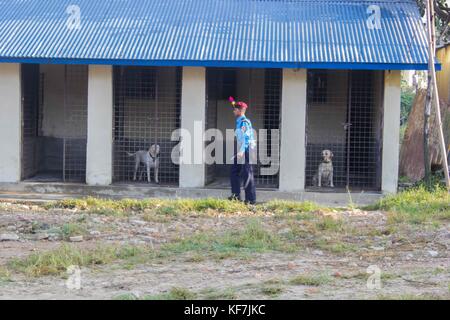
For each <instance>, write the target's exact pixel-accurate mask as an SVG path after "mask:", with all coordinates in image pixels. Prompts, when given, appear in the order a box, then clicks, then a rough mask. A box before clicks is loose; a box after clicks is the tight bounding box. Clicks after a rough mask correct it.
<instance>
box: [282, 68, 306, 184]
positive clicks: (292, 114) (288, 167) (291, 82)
mask: <svg viewBox="0 0 450 320" xmlns="http://www.w3.org/2000/svg"><path fill="white" fill-rule="evenodd" d="M306 82H307V71H306V70H305V69H301V70H294V69H284V70H283V92H282V106H281V109H282V110H281V115H282V119H281V151H280V153H281V161H280V191H286V192H297V191H302V190H304V189H305V163H306V146H305V142H306V141H305V132H306Z"/></svg>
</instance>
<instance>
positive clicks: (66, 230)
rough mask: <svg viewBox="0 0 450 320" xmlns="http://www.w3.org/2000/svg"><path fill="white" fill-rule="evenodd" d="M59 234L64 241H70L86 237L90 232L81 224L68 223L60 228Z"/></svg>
mask: <svg viewBox="0 0 450 320" xmlns="http://www.w3.org/2000/svg"><path fill="white" fill-rule="evenodd" d="M59 233H60V235H61V238H62V239H64V240H69V239H70V238H71V237H74V236H84V235H86V234H87V233H88V231H87V230H86V228H85V227H83V226H82V225H81V224H78V223H66V224H64V225H62V226H61V227H60V229H59Z"/></svg>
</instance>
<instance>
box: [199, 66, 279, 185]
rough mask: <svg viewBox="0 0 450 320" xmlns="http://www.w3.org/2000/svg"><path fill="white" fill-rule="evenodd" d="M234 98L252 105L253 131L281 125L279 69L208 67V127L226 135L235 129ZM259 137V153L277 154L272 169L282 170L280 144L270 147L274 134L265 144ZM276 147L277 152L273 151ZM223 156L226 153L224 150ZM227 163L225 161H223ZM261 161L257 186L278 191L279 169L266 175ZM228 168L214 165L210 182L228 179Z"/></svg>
mask: <svg viewBox="0 0 450 320" xmlns="http://www.w3.org/2000/svg"><path fill="white" fill-rule="evenodd" d="M229 96H234V97H235V98H236V99H238V100H240V101H245V102H247V103H248V104H249V107H250V108H249V110H248V111H247V116H248V117H249V119H250V120H251V121H252V124H253V127H254V129H255V130H256V131H257V132H258V133H259V130H260V129H268V130H270V129H279V128H280V122H281V113H280V103H281V101H280V100H281V70H279V69H222V68H209V69H208V71H207V107H206V108H207V109H206V111H207V114H206V118H207V126H206V127H207V128H212V127H213V124H215V125H216V126H217V128H218V129H220V130H221V131H222V132H223V134H224V135H225V129H234V119H233V117H232V115H231V108H230V106H229V102H228V97H229ZM257 138H258V150H259V152H263V153H265V154H267V156H268V157H271V155H272V154H273V155H277V156H276V157H274V159H273V161H272V166H275V167H276V168H279V161H280V159H279V148H280V141H279V139H276V141H275V143H274V144H273V145H271V134H270V131H269V133H268V136H267V139H266V140H265V141H262V140H260V139H259V136H257ZM272 148H275V149H272ZM224 156H226V152H225V151H224ZM224 161H226V159H224ZM265 166H266V167H267V166H270V165H263V164H262V163H261V161H258V164H257V165H256V166H255V180H256V184H257V186H258V187H266V188H277V187H278V184H279V174H278V170H275V171H276V172H275V174H272V175H266V174H263V171H262V169H263V168H264V167H265ZM229 167H230V166H229V165H228V166H227V165H213V166H208V167H207V180H208V181H209V182H210V181H214V180H215V179H219V178H227V177H228V174H229V170H230V168H229Z"/></svg>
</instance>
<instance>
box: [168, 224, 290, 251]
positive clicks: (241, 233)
mask: <svg viewBox="0 0 450 320" xmlns="http://www.w3.org/2000/svg"><path fill="white" fill-rule="evenodd" d="M294 249H295V248H293V247H292V245H290V244H288V243H286V242H284V241H283V240H282V239H281V238H280V237H278V236H277V235H275V234H273V233H272V232H270V231H268V230H266V229H265V228H264V226H263V225H262V223H261V222H260V221H259V220H255V219H252V220H251V221H249V222H248V224H247V225H246V226H245V227H244V228H243V229H240V230H233V231H228V232H226V233H224V234H219V235H216V234H209V233H200V234H197V235H194V236H191V237H188V238H185V239H180V240H178V241H175V242H174V243H170V244H167V245H165V246H163V247H162V248H161V251H162V252H166V253H170V254H182V253H186V252H196V253H199V254H205V253H207V254H214V255H224V256H225V257H229V256H235V255H237V254H245V253H255V252H257V253H262V252H267V251H282V252H289V251H292V250H294Z"/></svg>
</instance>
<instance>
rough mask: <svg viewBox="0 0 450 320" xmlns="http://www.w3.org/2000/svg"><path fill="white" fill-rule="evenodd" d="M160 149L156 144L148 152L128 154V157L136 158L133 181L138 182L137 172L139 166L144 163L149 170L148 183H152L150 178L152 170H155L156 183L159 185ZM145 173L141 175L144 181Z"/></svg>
mask: <svg viewBox="0 0 450 320" xmlns="http://www.w3.org/2000/svg"><path fill="white" fill-rule="evenodd" d="M160 149H161V148H160V147H159V145H157V144H154V145H152V146H151V147H150V149H148V151H138V152H136V153H129V152H127V154H128V156H130V157H134V159H135V166H134V175H133V180H134V181H136V178H137V177H136V176H137V172H138V170H139V166H140V165H141V163H143V164H144V165H145V166H146V168H147V179H148V182H149V183H150V182H151V178H150V169H155V182H156V183H158V184H159V164H160V161H159V151H160ZM142 175H143V172H142V173H141V176H140V178H139V179H140V180H142Z"/></svg>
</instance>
